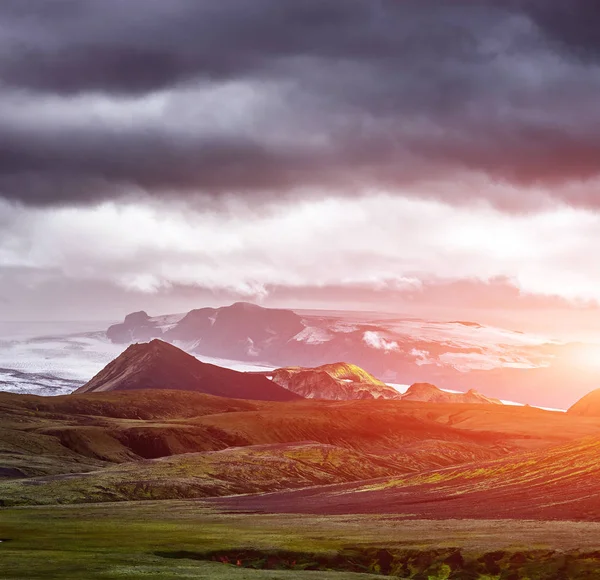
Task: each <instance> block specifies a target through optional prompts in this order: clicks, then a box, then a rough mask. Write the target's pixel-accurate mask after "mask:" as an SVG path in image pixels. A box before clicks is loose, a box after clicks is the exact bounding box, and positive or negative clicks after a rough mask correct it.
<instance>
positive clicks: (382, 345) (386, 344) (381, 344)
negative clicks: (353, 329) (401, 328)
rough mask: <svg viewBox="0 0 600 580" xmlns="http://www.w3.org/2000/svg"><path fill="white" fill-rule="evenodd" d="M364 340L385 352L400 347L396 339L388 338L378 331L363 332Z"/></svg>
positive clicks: (372, 346)
mask: <svg viewBox="0 0 600 580" xmlns="http://www.w3.org/2000/svg"><path fill="white" fill-rule="evenodd" d="M363 341H364V343H365V344H366V345H368V346H370V347H371V348H374V349H376V350H383V351H384V352H394V351H397V350H398V349H399V347H398V343H397V342H396V341H395V340H386V339H385V338H383V337H382V336H381V335H380V334H379V333H378V332H373V331H367V332H365V333H364V334H363Z"/></svg>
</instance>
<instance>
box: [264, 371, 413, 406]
mask: <svg viewBox="0 0 600 580" xmlns="http://www.w3.org/2000/svg"><path fill="white" fill-rule="evenodd" d="M272 378H273V382H274V383H276V384H278V385H281V386H282V387H285V388H286V389H288V390H290V391H292V392H294V393H296V394H298V395H300V396H302V397H304V398H306V399H327V400H331V401H348V400H353V399H400V397H401V395H400V394H399V393H398V391H396V390H395V389H394V388H392V387H388V386H387V385H386V384H385V383H383V382H382V381H380V380H379V379H376V378H375V377H374V376H373V375H371V374H370V373H368V372H367V371H365V370H364V369H361V368H360V367H358V366H356V365H353V364H348V363H334V364H327V365H322V366H320V367H316V368H303V367H287V368H281V369H277V370H275V371H274V372H273V373H272Z"/></svg>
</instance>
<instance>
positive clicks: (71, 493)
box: [0, 442, 406, 505]
mask: <svg viewBox="0 0 600 580" xmlns="http://www.w3.org/2000/svg"><path fill="white" fill-rule="evenodd" d="M401 473H406V470H405V469H403V468H402V465H401V464H399V463H397V462H394V461H392V460H389V459H387V458H382V457H377V456H374V455H366V454H360V453H356V452H353V451H350V450H347V449H343V448H340V447H334V446H331V445H320V444H317V443H311V442H306V443H292V444H289V445H265V446H255V447H233V448H229V449H225V450H222V451H214V452H208V453H190V454H186V455H177V456H174V457H168V458H164V459H157V460H153V461H140V462H136V463H127V464H121V465H118V466H110V467H108V468H106V469H102V470H98V471H95V472H93V473H79V474H76V475H69V476H67V477H65V476H59V477H56V476H50V477H41V478H36V479H34V480H28V481H13V482H4V484H3V483H2V482H1V481H0V503H3V504H4V505H18V504H38V505H39V504H54V503H61V504H64V503H86V502H98V501H124V500H125V501H128V500H154V499H178V498H201V497H217V496H225V495H234V494H246V493H257V492H273V491H278V490H286V489H297V488H301V487H310V486H314V485H329V484H335V483H341V482H352V481H358V480H362V479H365V478H369V477H375V476H385V475H398V474H401Z"/></svg>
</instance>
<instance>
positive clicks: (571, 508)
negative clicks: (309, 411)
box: [224, 437, 600, 521]
mask: <svg viewBox="0 0 600 580" xmlns="http://www.w3.org/2000/svg"><path fill="white" fill-rule="evenodd" d="M599 455H600V437H595V438H589V439H585V440H583V441H578V442H575V443H570V444H568V445H564V446H560V447H555V448H552V449H550V450H543V451H542V450H540V451H536V452H529V453H522V454H519V455H516V456H515V455H513V456H509V457H506V458H503V459H498V460H495V461H484V462H476V463H471V464H467V465H462V466H458V467H450V468H447V469H441V470H436V471H429V472H425V473H421V474H418V475H411V476H408V477H399V478H385V479H378V480H371V481H368V482H362V483H358V484H350V485H339V486H330V487H321V488H313V489H310V490H303V491H301V492H290V493H280V494H272V495H269V496H265V497H262V498H261V497H258V496H252V497H248V498H239V499H237V500H233V499H232V500H224V503H225V504H226V505H227V506H228V507H229V508H238V509H244V510H256V511H266V512H295V513H319V514H321V513H327V514H346V513H348V514H349V513H397V514H403V515H404V516H406V517H409V518H417V519H418V518H426V519H465V518H466V519H505V518H510V519H521V520H522V519H540V520H551V519H561V520H594V521H600V485H599V483H598V482H599V481H600V462H599V461H598V457H599Z"/></svg>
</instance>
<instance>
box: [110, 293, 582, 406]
mask: <svg viewBox="0 0 600 580" xmlns="http://www.w3.org/2000/svg"><path fill="white" fill-rule="evenodd" d="M106 335H107V337H108V338H109V339H110V341H112V342H113V343H116V344H132V343H135V342H140V341H147V340H151V339H154V338H159V339H161V340H164V341H166V342H169V343H172V344H174V345H176V346H178V347H180V348H183V349H184V350H186V351H187V352H189V353H191V354H194V355H198V356H200V357H211V358H215V359H227V360H231V361H239V362H242V363H250V364H251V365H256V366H260V365H262V366H263V367H271V368H285V369H289V368H290V367H301V368H318V367H322V366H323V365H328V364H331V363H333V362H335V361H348V362H351V363H353V364H355V365H357V366H358V367H360V368H362V369H365V370H366V371H368V373H369V374H370V375H371V377H376V378H377V379H379V381H380V382H381V381H383V383H394V384H403V385H410V384H413V383H429V384H433V385H437V386H439V387H440V388H442V389H446V390H455V391H465V392H466V391H469V390H472V389H476V390H479V389H483V388H484V389H485V392H486V395H488V396H493V397H496V398H499V399H508V400H513V401H521V402H532V403H537V404H543V405H546V406H557V407H561V406H565V404H564V403H561V402H560V401H558V400H556V401H555V400H553V398H552V397H553V396H552V393H560V392H561V391H560V390H557V389H554V388H550V387H549V388H548V389H547V396H546V391H540V385H541V384H544V385H553V384H555V383H558V382H561V384H562V380H563V378H564V376H563V369H562V367H561V368H559V369H558V370H557V369H556V368H553V367H552V365H554V364H555V362H556V361H557V360H559V357H560V356H561V353H564V352H567V351H568V349H567V347H566V346H565V345H562V344H560V343H558V342H556V341H552V340H549V339H546V338H544V337H537V336H533V335H528V334H524V333H521V332H516V331H510V330H505V329H500V328H495V327H490V326H485V325H482V324H478V323H476V322H469V321H460V320H455V321H449V322H436V321H427V320H420V319H407V318H400V317H394V316H392V315H384V314H375V313H370V314H369V313H359V312H355V313H352V312H320V311H311V312H305V311H297V312H296V311H292V310H285V309H272V308H263V307H260V306H257V305H254V304H248V303H243V302H240V303H235V304H233V305H231V306H225V307H222V308H201V309H198V310H192V311H191V312H189V313H187V314H176V315H166V316H158V317H151V316H149V315H148V314H147V313H146V312H137V313H133V314H130V315H128V316H127V317H126V318H125V320H124V322H123V323H120V324H116V325H113V326H111V327H110V328H109V329H108V331H107V332H106ZM561 349H562V350H561ZM224 366H227V365H224ZM567 371H568V369H567V368H565V369H564V372H565V373H566V372H567ZM288 374H289V373H288ZM295 374H297V373H295ZM282 377H283V372H281V373H279V378H280V380H283V379H282ZM321 378H322V379H323V380H325V381H329V383H330V386H331V388H332V389H336V392H337V391H339V388H340V381H343V380H344V379H340V377H337V378H334V380H333V381H332V380H330V379H329V378H327V377H324V376H321ZM285 380H286V381H288V382H289V379H285ZM312 380H314V379H313V378H310V377H308V376H300V377H298V376H296V377H295V378H294V380H293V381H292V382H293V384H294V385H299V384H300V383H302V385H303V386H301V387H300V386H297V387H296V386H294V387H293V388H294V389H299V390H300V391H301V390H306V392H307V393H308V396H312V395H311V394H310V393H311V387H310V385H309V384H308V383H310V382H311V381H312ZM307 381H308V383H307ZM336 381H337V383H336ZM358 382H360V381H358ZM367 383H368V384H370V386H369V389H367V390H365V389H364V388H361V387H359V386H357V385H356V384H355V385H353V386H350V387H347V390H349V389H350V390H352V389H353V390H355V394H354V395H353V396H354V397H355V398H360V397H361V396H367V397H368V396H369V391H373V386H372V385H373V384H374V383H372V381H371V380H369V381H367ZM588 385H589V383H582V384H581V386H580V388H579V390H580V391H581V393H580V394H581V395H583V394H584V393H585V392H586V391H589V390H590V387H589V386H588ZM380 386H381V385H380ZM577 394H579V393H576V395H577ZM375 396H385V397H389V398H394V397H395V394H394V393H393V392H392V391H391V390H390V389H389V388H385V387H382V389H381V391H380V392H379V393H378V394H376V395H375Z"/></svg>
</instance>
